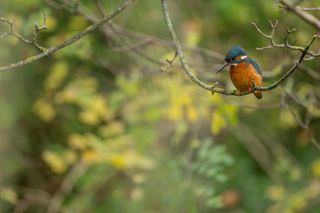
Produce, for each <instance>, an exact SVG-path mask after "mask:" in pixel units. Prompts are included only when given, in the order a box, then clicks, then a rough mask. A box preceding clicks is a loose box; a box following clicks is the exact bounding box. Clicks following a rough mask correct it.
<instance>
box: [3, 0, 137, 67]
mask: <svg viewBox="0 0 320 213" xmlns="http://www.w3.org/2000/svg"><path fill="white" fill-rule="evenodd" d="M133 1H134V0H126V1H124V2H123V3H122V4H121V5H120V6H119V7H118V8H117V9H115V10H114V11H113V12H112V13H111V14H110V15H108V16H105V17H104V18H102V19H101V20H100V21H98V22H95V23H93V24H91V25H90V26H88V27H87V28H86V29H85V30H83V31H82V32H80V33H78V34H77V35H75V36H73V37H71V38H70V39H68V40H66V41H64V42H62V43H60V44H58V45H57V46H53V47H50V48H49V49H47V50H45V51H44V52H42V53H39V54H37V55H34V56H30V57H29V58H26V59H24V60H21V61H18V62H16V63H13V64H10V65H6V66H2V67H0V71H6V70H12V69H15V68H18V67H21V66H24V65H26V64H30V63H33V62H35V61H37V60H39V59H41V58H44V57H46V56H48V55H50V54H52V53H55V52H56V51H58V50H60V49H62V48H64V47H66V46H69V45H70V44H73V43H74V42H76V41H78V40H80V39H81V38H83V37H85V36H87V35H88V34H89V33H91V32H92V31H94V30H96V29H97V28H98V27H100V26H102V25H103V24H105V23H106V22H108V21H110V20H111V19H113V18H114V17H115V16H117V15H118V14H120V13H121V12H122V11H124V9H126V7H127V6H128V5H129V4H130V3H131V2H133Z"/></svg>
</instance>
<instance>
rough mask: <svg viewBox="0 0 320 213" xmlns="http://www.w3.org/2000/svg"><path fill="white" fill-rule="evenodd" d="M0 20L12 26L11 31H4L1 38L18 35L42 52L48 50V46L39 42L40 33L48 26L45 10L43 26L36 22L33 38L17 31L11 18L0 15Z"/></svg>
mask: <svg viewBox="0 0 320 213" xmlns="http://www.w3.org/2000/svg"><path fill="white" fill-rule="evenodd" d="M0 22H4V23H7V24H8V25H9V28H10V32H5V33H2V35H1V38H3V37H5V36H9V35H12V36H14V37H16V38H17V39H19V40H20V41H22V42H24V43H26V44H28V45H31V46H34V47H35V48H36V49H38V50H39V51H41V52H44V51H46V48H45V47H42V46H41V45H40V44H39V43H38V42H37V37H38V34H39V33H40V32H41V31H43V30H46V29H47V26H46V14H45V13H44V12H43V24H42V25H41V26H38V24H35V29H34V32H33V37H32V39H31V40H30V39H27V38H25V37H24V36H22V35H21V34H19V33H17V31H16V29H15V26H14V23H13V21H11V20H9V19H6V18H4V17H0Z"/></svg>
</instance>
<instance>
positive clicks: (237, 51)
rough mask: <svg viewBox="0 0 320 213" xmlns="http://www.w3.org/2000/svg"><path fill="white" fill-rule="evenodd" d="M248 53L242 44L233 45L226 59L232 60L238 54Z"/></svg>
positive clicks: (227, 60)
mask: <svg viewBox="0 0 320 213" xmlns="http://www.w3.org/2000/svg"><path fill="white" fill-rule="evenodd" d="M244 55H247V53H246V51H245V50H244V49H243V48H242V47H240V46H234V47H232V48H231V49H230V50H229V51H228V52H227V54H226V56H225V58H224V60H225V61H226V62H230V61H233V60H235V59H236V58H237V57H238V56H244Z"/></svg>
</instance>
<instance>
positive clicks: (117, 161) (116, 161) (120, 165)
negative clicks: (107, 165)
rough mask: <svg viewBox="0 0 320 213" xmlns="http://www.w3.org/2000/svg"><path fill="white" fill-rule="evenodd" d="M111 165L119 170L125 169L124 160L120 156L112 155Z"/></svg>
mask: <svg viewBox="0 0 320 213" xmlns="http://www.w3.org/2000/svg"><path fill="white" fill-rule="evenodd" d="M111 165H112V166H114V167H115V168H117V169H119V170H124V169H125V168H126V164H125V161H124V158H123V157H122V156H120V155H113V156H112V157H111Z"/></svg>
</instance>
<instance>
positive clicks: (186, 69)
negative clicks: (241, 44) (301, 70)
mask: <svg viewBox="0 0 320 213" xmlns="http://www.w3.org/2000/svg"><path fill="white" fill-rule="evenodd" d="M161 5H162V11H163V15H164V18H165V22H166V25H167V27H168V30H169V32H170V35H171V38H172V40H173V42H174V45H175V49H176V52H177V54H178V56H179V60H180V63H181V66H182V68H183V71H184V72H185V74H186V75H187V76H188V77H189V78H190V79H191V80H192V81H193V82H194V83H196V84H197V85H198V86H200V87H202V88H203V89H206V90H208V91H211V92H212V93H213V94H214V93H220V94H223V95H233V96H243V95H247V94H250V93H252V92H254V91H267V90H271V89H274V88H276V87H277V86H278V85H279V84H281V83H282V82H283V81H284V80H285V79H287V78H288V77H289V76H290V75H291V74H292V73H293V72H294V71H295V70H296V69H297V68H298V67H299V65H300V64H301V63H302V61H303V59H304V58H305V56H306V54H307V52H308V51H309V49H310V46H311V44H312V43H313V42H314V40H315V38H316V37H317V35H314V36H313V37H312V39H311V40H310V41H309V42H308V44H307V45H306V47H305V48H304V50H303V51H302V53H301V56H300V58H299V59H298V60H297V61H296V63H295V64H294V65H293V66H292V67H291V68H290V69H289V70H288V71H287V72H286V73H285V74H284V75H283V76H282V77H281V78H280V79H278V80H277V81H275V82H273V83H272V84H270V85H269V86H265V87H257V86H254V88H253V89H252V90H251V91H247V92H242V93H241V94H238V93H237V91H236V90H225V89H223V88H217V87H216V86H213V87H212V86H209V85H207V84H206V83H204V82H202V81H201V80H200V79H198V78H197V77H196V76H195V75H194V74H193V72H192V71H191V69H190V67H189V65H188V63H187V60H186V59H185V57H184V54H183V51H182V46H181V44H180V41H179V38H178V36H177V34H176V32H175V29H174V27H173V24H172V21H171V18H170V15H169V11H168V2H167V0H161Z"/></svg>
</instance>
